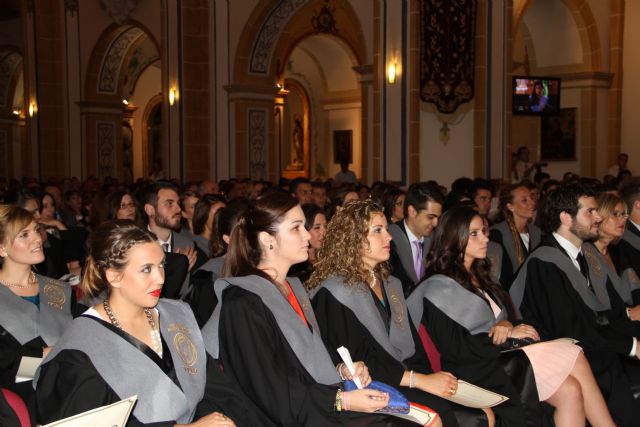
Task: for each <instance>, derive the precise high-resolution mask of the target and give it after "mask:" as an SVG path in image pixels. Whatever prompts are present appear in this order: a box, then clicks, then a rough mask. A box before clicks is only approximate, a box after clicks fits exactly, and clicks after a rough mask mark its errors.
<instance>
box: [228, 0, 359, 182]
mask: <svg viewBox="0 0 640 427" xmlns="http://www.w3.org/2000/svg"><path fill="white" fill-rule="evenodd" d="M274 3H275V4H274ZM256 29H257V31H256ZM319 34H324V35H330V36H332V37H334V38H336V39H338V40H339V41H340V44H341V45H342V46H343V47H344V48H345V49H346V51H348V52H349V54H350V55H352V58H354V65H355V67H354V69H364V66H365V65H367V63H366V62H367V60H369V58H368V57H367V50H366V42H365V38H364V33H363V31H362V27H361V24H360V19H359V18H358V16H357V14H356V13H355V11H354V9H353V8H352V6H351V5H350V4H349V1H348V0H333V1H331V2H327V1H325V0H312V1H305V0H282V1H280V2H273V1H270V0H261V1H260V2H259V3H258V4H257V5H256V7H255V8H254V10H253V12H252V13H251V15H250V16H249V19H248V20H247V23H246V24H245V26H244V30H243V32H242V34H241V36H240V39H239V42H238V46H237V49H236V55H235V58H234V59H233V72H232V81H231V85H230V86H229V87H228V91H229V93H230V95H229V98H230V101H231V104H230V110H231V112H230V114H231V115H232V117H234V123H233V124H232V130H231V131H232V135H233V136H232V139H233V141H234V143H235V145H236V150H235V153H236V156H235V161H234V162H233V163H234V164H235V175H237V176H240V177H242V176H250V177H264V178H266V179H270V180H272V181H277V179H278V178H279V177H278V174H279V172H280V171H277V172H276V170H275V169H276V168H278V166H277V165H278V163H279V162H278V161H277V159H278V157H279V153H278V150H277V148H276V147H275V145H276V144H274V141H275V138H274V135H275V132H276V130H275V129H274V128H275V127H276V126H275V125H273V123H272V121H271V120H270V119H269V117H270V116H272V115H273V114H272V112H273V110H274V102H275V101H276V98H277V96H278V90H279V89H278V87H277V86H276V83H282V82H281V81H280V79H281V77H282V75H283V70H284V67H285V66H286V61H287V59H288V57H289V56H290V55H291V53H292V52H293V50H294V49H295V47H296V46H297V45H298V44H299V43H300V42H301V41H302V40H304V39H305V38H308V37H311V36H313V35H319ZM247 52H248V54H247ZM365 108H367V106H366V105H365V104H364V103H363V110H364V109H365ZM362 116H363V119H362V120H364V117H366V111H365V112H363V113H362ZM363 129H364V126H363ZM255 141H259V143H256V142H255ZM366 141H367V138H366V135H365V133H364V130H363V133H362V145H363V147H364V146H365V145H366ZM256 147H257V148H256ZM252 156H255V158H252ZM363 163H364V162H363ZM265 164H266V165H268V167H267V168H266V169H265V168H264V167H263V166H260V165H265ZM251 165H256V168H255V169H256V171H257V172H253V171H252V168H253V166H251ZM260 168H262V169H260ZM363 168H366V166H364V165H363ZM260 170H262V171H266V173H265V174H264V175H263V173H264V172H260Z"/></svg>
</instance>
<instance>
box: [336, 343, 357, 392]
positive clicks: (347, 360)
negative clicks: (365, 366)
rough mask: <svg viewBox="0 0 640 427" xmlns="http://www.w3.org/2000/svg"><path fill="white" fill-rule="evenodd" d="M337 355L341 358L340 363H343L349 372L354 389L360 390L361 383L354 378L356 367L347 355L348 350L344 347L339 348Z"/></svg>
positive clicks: (348, 354)
mask: <svg viewBox="0 0 640 427" xmlns="http://www.w3.org/2000/svg"><path fill="white" fill-rule="evenodd" d="M338 354H339V355H340V357H341V358H342V361H343V362H344V364H345V366H346V367H347V369H348V370H349V372H351V375H353V382H354V384H355V385H356V387H358V388H362V383H361V382H360V378H358V377H356V367H355V366H354V364H353V360H351V353H349V350H347V348H346V347H340V348H339V349H338Z"/></svg>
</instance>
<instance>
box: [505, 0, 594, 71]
mask: <svg viewBox="0 0 640 427" xmlns="http://www.w3.org/2000/svg"><path fill="white" fill-rule="evenodd" d="M562 2H563V3H564V4H565V6H566V7H567V9H569V11H570V12H571V14H572V16H573V19H574V20H575V22H576V26H577V27H578V32H579V34H580V39H581V41H582V46H583V58H584V64H585V65H588V66H589V70H590V71H600V67H601V66H602V50H601V48H600V37H599V35H598V28H597V25H596V21H595V18H594V17H593V13H592V12H591V8H590V7H589V4H588V2H587V0H562ZM531 4H533V0H522V1H520V2H518V3H517V4H514V8H513V35H514V36H515V34H516V32H517V31H518V29H519V28H520V25H521V24H522V18H523V16H524V14H525V13H526V11H527V9H528V8H529V6H531Z"/></svg>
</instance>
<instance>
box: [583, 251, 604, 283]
mask: <svg viewBox="0 0 640 427" xmlns="http://www.w3.org/2000/svg"><path fill="white" fill-rule="evenodd" d="M582 252H584V254H585V256H586V257H587V262H588V264H589V266H590V267H591V268H592V269H593V272H594V273H596V274H597V275H598V276H601V275H602V267H601V266H600V260H599V259H598V258H597V257H596V254H595V253H593V249H592V248H584V249H583V250H582Z"/></svg>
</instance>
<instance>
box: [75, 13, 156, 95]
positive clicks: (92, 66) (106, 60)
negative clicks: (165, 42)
mask: <svg viewBox="0 0 640 427" xmlns="http://www.w3.org/2000/svg"><path fill="white" fill-rule="evenodd" d="M145 42H147V43H149V42H150V44H151V45H152V46H153V48H155V54H156V55H155V57H153V58H152V60H151V62H155V61H156V60H159V59H160V55H159V52H160V47H159V44H158V42H157V41H156V40H155V39H154V37H153V35H152V34H151V32H150V31H149V30H148V29H147V28H145V26H144V25H142V24H141V23H139V22H136V21H127V22H126V23H124V24H122V25H118V24H112V25H110V26H109V27H108V28H106V29H105V30H104V31H103V33H102V34H101V35H100V37H99V38H98V41H97V42H96V44H95V46H94V49H93V51H92V54H91V59H90V60H89V66H88V67H87V74H86V80H85V97H86V100H90V99H102V100H104V99H105V98H113V99H114V100H115V101H118V102H119V101H120V96H121V94H122V93H121V91H122V90H123V86H124V84H125V82H124V81H123V79H124V76H125V75H126V73H124V71H125V70H124V67H126V66H128V64H129V62H130V61H131V58H132V56H133V55H134V54H135V51H136V49H137V48H139V47H141V46H143V45H144V44H145ZM148 65H149V64H148V63H146V64H141V67H140V68H141V70H140V71H139V72H138V73H137V74H136V76H139V75H140V73H141V72H142V71H143V70H144V68H146V67H147V66H148ZM134 84H135V82H134Z"/></svg>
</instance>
